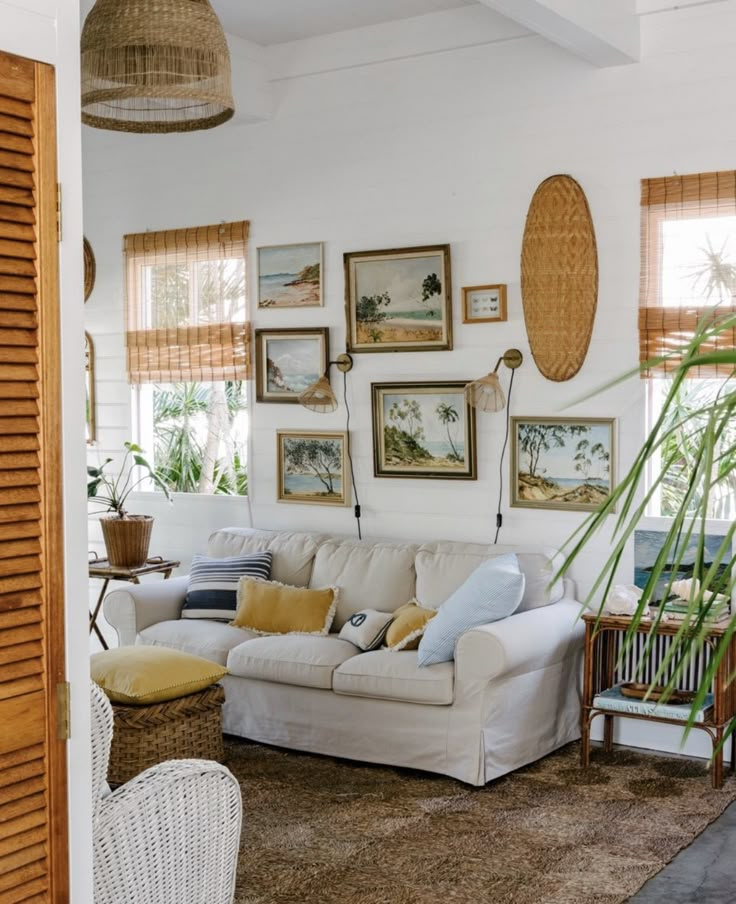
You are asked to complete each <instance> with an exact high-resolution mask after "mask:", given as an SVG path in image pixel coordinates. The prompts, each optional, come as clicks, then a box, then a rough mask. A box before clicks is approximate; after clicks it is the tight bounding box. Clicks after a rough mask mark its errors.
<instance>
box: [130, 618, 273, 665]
mask: <svg viewBox="0 0 736 904" xmlns="http://www.w3.org/2000/svg"><path fill="white" fill-rule="evenodd" d="M258 636H259V635H258V634H256V633H255V632H254V631H246V630H245V629H244V628H234V627H232V625H228V624H227V623H226V622H217V621H210V620H209V619H204V618H179V619H175V620H171V621H164V622H159V623H158V624H156V625H151V626H150V627H148V628H144V629H143V630H142V631H141V633H140V634H139V635H138V640H137V642H138V643H143V644H149V645H151V646H157V647H171V648H172V649H174V650H182V651H183V652H184V653H191V654H192V656H201V657H202V658H203V659H211V660H212V662H218V663H219V664H220V665H225V663H226V662H227V655H228V653H229V652H230V650H232V648H233V647H237V646H240V644H241V643H243V641H244V640H250V639H252V638H254V637H258Z"/></svg>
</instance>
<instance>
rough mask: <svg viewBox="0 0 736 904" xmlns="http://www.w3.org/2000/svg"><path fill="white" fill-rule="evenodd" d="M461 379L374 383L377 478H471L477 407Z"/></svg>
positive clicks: (473, 473)
mask: <svg viewBox="0 0 736 904" xmlns="http://www.w3.org/2000/svg"><path fill="white" fill-rule="evenodd" d="M466 384H467V380H465V381H452V382H443V383H373V384H372V386H371V389H372V394H373V463H374V473H375V475H376V477H433V478H442V479H445V480H446V479H455V480H475V477H476V470H475V467H476V466H475V461H476V455H475V410H474V409H473V408H471V407H470V405H468V403H467V402H466V401H465V386H466Z"/></svg>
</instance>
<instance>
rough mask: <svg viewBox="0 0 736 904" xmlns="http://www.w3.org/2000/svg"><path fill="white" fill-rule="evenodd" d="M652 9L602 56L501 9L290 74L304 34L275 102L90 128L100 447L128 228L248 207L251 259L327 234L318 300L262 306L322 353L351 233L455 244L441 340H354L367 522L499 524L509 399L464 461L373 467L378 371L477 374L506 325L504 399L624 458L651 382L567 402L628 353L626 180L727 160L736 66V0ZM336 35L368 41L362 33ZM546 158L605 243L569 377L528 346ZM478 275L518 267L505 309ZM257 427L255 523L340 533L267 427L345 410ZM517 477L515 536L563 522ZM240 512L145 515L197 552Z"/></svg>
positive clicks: (120, 416)
mask: <svg viewBox="0 0 736 904" xmlns="http://www.w3.org/2000/svg"><path fill="white" fill-rule="evenodd" d="M458 15H459V14H458ZM463 15H465V14H463ZM442 16H443V18H442V23H441V25H442V28H443V29H447V28H450V27H451V25H452V16H451V14H450V13H445V14H442ZM424 18H425V19H426V18H427V17H424ZM438 21H439V20H438ZM459 21H460V20H458V22H459ZM463 21H464V20H463ZM642 23H643V62H642V63H641V64H637V65H632V66H627V67H619V68H613V69H605V70H598V69H594V68H592V67H590V66H589V65H588V64H586V63H583V62H582V61H580V60H578V59H576V58H574V57H572V56H571V55H569V54H567V53H566V52H565V51H563V50H561V49H559V48H557V47H554V46H552V45H551V44H548V43H547V42H545V41H544V40H543V39H541V38H538V37H534V36H524V35H519V34H514V35H511V33H510V32H508V29H507V30H506V31H505V32H504V31H503V30H500V31H499V33H498V41H497V42H494V41H493V39H492V36H491V35H490V34H486V33H484V34H483V35H482V42H480V43H479V44H478V46H466V47H464V48H462V47H461V48H457V47H456V48H455V49H453V50H449V51H448V52H444V53H443V52H436V53H426V52H424V50H422V52H421V53H419V49H420V43H421V42H425V43H426V40H427V30H428V27H429V26H428V24H427V22H426V21H425V22H424V23H423V24H422V28H421V30H420V31H421V34H420V32H418V33H417V34H418V38H417V49H418V53H417V55H413V54H412V53H411V41H410V28H411V24H409V25H407V24H406V23H401V24H400V23H396V28H400V29H401V42H402V43H401V48H402V51H401V52H402V54H403V56H404V58H398V59H397V58H393V59H391V60H390V61H388V62H384V63H380V64H373V65H356V66H354V67H351V66H349V65H348V63H347V62H346V61H345V59H344V58H343V56H342V55H339V54H338V53H337V50H335V60H336V62H335V67H336V71H330V65H331V58H330V55H329V52H328V51H329V48H328V49H327V50H325V51H324V56H323V57H320V62H321V68H322V69H323V70H324V71H323V72H321V73H317V74H312V75H306V76H301V77H293V78H291V77H284V78H279V77H278V73H279V71H281V73H282V74H283V72H284V71H286V70H287V68H288V63H289V58H290V59H291V62H292V63H293V64H294V66H296V62H299V61H302V62H303V61H304V60H310V59H312V57H313V56H314V54H311V56H310V52H309V51H310V47H309V42H299V47H297V46H296V45H295V46H294V48H293V49H292V50H291V51H290V53H289V54H285V53H284V51H283V49H282V50H277V51H275V56H274V57H273V59H272V62H274V60H275V62H276V63H278V64H279V66H281V69H280V70H278V67H276V69H275V71H274V72H272V75H275V76H277V78H276V80H275V81H273V82H272V83H271V90H272V92H273V95H272V102H273V111H274V112H273V115H272V117H271V118H270V119H269V120H267V121H262V122H259V123H242V122H240V123H238V122H237V121H236V122H235V123H234V124H231V125H228V126H225V127H222V128H218V129H215V130H213V131H212V132H208V133H200V134H192V135H185V136H152V137H147V136H129V135H115V134H106V133H96V132H93V131H90V130H85V135H84V177H85V232H86V235H87V236H88V238H89V239H90V240H91V242H92V244H93V247H94V249H95V253H96V255H97V264H98V277H97V286H96V288H95V291H94V294H93V295H92V297H91V299H90V301H89V302H88V303H87V306H86V317H87V326H88V329H89V330H90V332H91V333H92V335H93V337H94V339H95V343H96V348H97V368H98V404H99V411H98V424H99V435H100V443H99V454H100V455H101V456H106V455H108V454H110V455H113V456H117V455H118V454H119V449H120V447H121V445H122V442H123V441H124V440H125V439H127V438H128V437H129V436H130V433H131V428H130V396H129V390H128V388H127V386H126V384H125V374H124V348H123V337H122V324H123V274H122V257H121V237H122V235H123V234H124V233H126V232H135V231H141V230H144V229H162V228H169V227H177V226H189V225H194V224H199V223H211V222H218V221H221V220H231V219H239V218H243V217H244V218H248V219H250V220H251V223H252V243H251V264H253V263H254V258H255V247H256V246H257V245H261V244H263V245H267V244H280V243H286V242H298V241H314V240H321V241H324V242H325V285H326V305H325V307H324V308H323V309H319V310H317V309H311V310H305V311H298V310H288V311H263V312H261V311H254V320H255V325H256V326H267V327H276V326H310V325H313V326H316V325H320V326H321V325H326V326H329V327H330V331H331V337H330V338H331V345H332V352H333V355H334V354H335V353H337V352H339V351H341V350H342V349H343V347H344V335H345V327H344V314H343V277H342V254H343V252H344V251H352V250H361V249H371V248H390V247H400V246H405V245H415V244H416V245H418V244H430V243H440V242H450V243H451V246H452V271H453V284H454V291H453V305H454V332H455V349H454V351H452V352H433V353H404V354H395V355H392V354H386V355H357V356H356V362H355V369H354V370H353V372H352V373H351V374H350V375H349V381H350V384H349V385H350V389H349V391H350V400H351V408H352V414H353V423H352V429H353V434H352V435H353V447H354V454H355V464H356V476H357V480H358V487H359V493H360V498H361V502H362V505H363V514H364V530H365V533H366V534H367V535H369V536H376V535H387V536H396V537H410V538H416V539H419V540H422V539H430V538H438V537H447V538H453V539H472V540H488V539H489V538H492V535H493V529H494V520H495V519H494V511H495V504H496V498H497V495H498V458H499V454H500V449H501V443H502V439H503V428H504V420H503V417H502V416H499V415H495V416H494V415H481V416H480V417H479V419H478V451H479V469H478V470H479V479H478V480H477V481H476V482H449V481H447V482H445V481H430V480H387V479H376V478H374V477H373V463H372V445H371V411H370V383H371V382H372V381H377V380H387V379H412V380H415V379H428V378H434V377H438V378H451V379H460V378H471V377H474V376H476V375H480V374H483V373H485V372H486V371H487V370H489V369H490V367H492V366H493V363H495V360H496V358H497V357H498V356H499V354H500V353H501V352H502V351H503V350H504V349H505V348H507V347H509V346H518V347H519V348H521V349H522V350H523V351H524V353H525V356H526V359H525V363H524V366H523V367H522V369H521V370H520V371H519V372H518V374H517V380H516V384H515V387H514V398H513V413H514V414H519V415H548V414H555V413H562V414H565V415H571V414H578V415H581V416H582V415H595V416H613V417H616V418H617V419H618V425H619V433H618V439H619V471H620V470H621V469H622V468H625V467H626V466H627V464H628V463H629V462H630V461H631V458H632V456H633V454H634V452H635V451H636V449H637V448H638V446H639V444H640V442H641V440H642V438H643V435H644V405H643V391H642V388H641V385H640V384H639V383H638V382H636V381H632V382H630V383H629V384H627V385H625V386H622V387H620V388H618V389H614V390H611V391H609V392H607V393H605V394H604V395H601V396H598V397H596V398H594V399H591V400H589V401H586V402H584V403H582V404H579V405H577V406H576V407H573V408H571V409H569V410H567V409H566V408H565V406H567V405H569V404H570V403H571V402H573V401H574V400H576V399H579V398H580V397H581V396H582V395H584V394H585V393H587V392H589V391H590V390H591V389H593V388H594V387H596V386H598V385H600V384H602V383H604V382H605V381H607V380H608V379H610V378H611V377H613V376H615V375H617V374H619V373H620V372H621V371H622V370H624V369H627V368H629V367H631V366H633V365H634V364H635V363H636V358H637V340H636V318H637V294H638V279H639V207H638V204H639V180H640V179H641V178H642V177H647V176H657V175H666V174H669V173H672V172H673V171H678V172H693V171H705V170H711V169H721V168H729V167H732V166H733V165H734V160H736V153H735V150H736V121H735V120H734V119H733V117H731V116H729V115H727V113H726V108H724V105H723V98H724V97H729V96H730V95H731V94H732V93H733V91H734V88H736V54H734V50H735V49H736V37H735V36H736V10H735V9H734V4H733V3H726V4H715V5H712V6H704V7H702V8H700V9H692V10H687V9H685V10H680V11H678V12H676V13H665V14H661V15H652V16H647V17H645V18H643V20H642ZM382 28H383V27H382ZM381 34H382V35H383V32H382V33H381ZM371 35H373V33H371ZM408 35H409V36H408ZM387 37H388V34H386V35H383V38H382V40H383V41H385V42H386V44H387V50H386V54H387V56H389V55H391V49H390V48H389V47H388V43H389V42H388V41H386V38H387ZM420 38H421V42H420ZM315 40H319V39H315ZM335 40H336V39H335ZM346 40H351V41H357V43H358V44H360V43H361V42H360V35H357V37H356V35H355V34H352V35H349V36H347V38H346ZM479 41H481V39H480V38H479ZM407 42H408V43H407ZM483 42H485V43H483ZM333 43H335V41H334V40H333ZM425 43H421V48H424V47H425ZM322 46H326V45H320V47H322ZM297 51H298V52H297ZM394 57H395V55H394ZM297 68H298V67H297ZM291 71H293V67H292V70H291ZM557 172H565V173H570V174H572V175H573V176H575V178H577V179H578V180H579V182H580V183H581V184H582V186H583V188H584V190H585V191H586V193H587V196H588V200H589V203H590V207H591V211H592V215H593V219H594V222H595V227H596V232H597V239H598V247H599V255H600V294H599V307H598V314H597V317H596V323H595V329H594V333H593V339H592V343H591V347H590V353H589V355H588V358H587V361H586V363H585V365H584V367H583V369H582V370H581V372H580V374H579V375H578V376H577V377H576V378H575V379H574V380H572V381H570V382H568V383H563V384H556V383H551V382H549V381H547V380H545V379H544V378H543V377H542V376H541V375H540V374H539V373H538V371H537V370H536V368H535V366H534V364H533V361H532V360H531V357H530V355H529V348H528V343H527V340H526V334H525V330H524V322H523V316H522V309H521V299H520V288H519V252H520V245H521V237H522V233H523V227H524V218H525V215H526V211H527V208H528V205H529V201H530V199H531V196H532V194H533V192H534V189H535V188H536V186H537V185H538V183H539V182H540V181H541V180H542V179H544V178H546V177H547V176H549V175H551V174H553V173H557ZM486 282H489V283H493V282H505V283H507V284H508V286H509V319H508V322H507V323H503V324H480V325H473V326H470V325H463V324H462V323H461V312H460V291H459V290H460V287H461V286H463V285H473V284H480V283H486ZM254 285H255V273H254V267H251V288H254ZM507 378H508V373H504V374H502V380H504V381H506V380H507ZM335 385H336V386H337V385H338V383H337V381H335ZM252 425H253V430H252V455H251V463H250V474H251V487H252V495H251V505H252V517H253V523H254V524H256V525H258V526H262V527H283V526H292V527H299V528H314V529H320V530H331V531H338V532H351V531H352V530H353V522H352V516H351V511H350V510H349V509H345V510H339V511H336V510H334V509H331V508H326V507H325V508H322V507H316V506H297V505H278V504H276V502H275V463H274V457H275V430H276V429H277V428H279V427H285V428H286V427H294V428H311V429H315V428H316V429H319V428H324V429H342V428H343V425H344V408H343V407H341V408H340V409H339V410H338V411H337V412H336V413H335V414H333V415H329V416H320V415H316V414H311V413H309V412H306V411H304V410H302V409H301V408H299V407H297V406H284V405H256V406H255V407H254V410H253V417H252ZM96 454H97V453H94V455H96ZM94 455H93V459H94ZM507 473H508V472H507V471H506V474H507ZM507 499H508V491H507V488H506V489H505V490H504V513H505V526H504V530H503V533H502V541H503V542H506V543H513V542H525V543H537V542H543V543H553V544H559V543H561V542H562V541H563V540H564V539H565V538H566V537H567V536H568V535H569V533H570V532H571V531H572V530H573V529H574V528H575V527H576V526H577V525H578V524H579V523H580V520H581V517H582V516H581V515H578V514H572V513H555V512H541V511H536V510H523V509H509V508H508V504H507ZM141 505H145V506H147V508H149V509H150V505H148V504H147V503H145V502H142V503H141ZM249 518H250V514H249V513H248V511H247V508H246V505H245V503H244V502H242V501H239V500H235V501H233V500H224V499H216V498H215V499H210V500H191V501H186V500H177V503H176V505H175V506H174V508H173V509H170V510H164V511H162V512H161V513H160V514H159V515H158V520H157V525H156V528H155V530H156V532H157V537H156V539H155V540H154V544H155V547H156V549H155V551H156V552H165V553H167V554H168V553H170V552H172V551H174V552H175V553H176V554H177V555H180V556H182V557H183V558H184V559H185V560H186V559H187V558H188V556H191V554H192V552H196V551H197V550H202V549H203V548H204V545H205V541H206V536H207V534H208V532H209V531H210V529H212V528H214V527H217V526H223V525H225V524H230V523H241V524H243V523H248V521H249ZM606 549H607V538H605V537H601V538H600V540H599V542H598V543H597V546H591V547H590V550H589V553H588V555H587V557H586V559H585V561H583V562H581V563H580V565H579V567H578V568H577V569H576V572H575V575H576V577H577V578H578V580H579V582H580V584H581V586H582V588H583V590H585V589H586V588H588V587H589V586H590V585H591V583H592V581H593V580H594V578H595V575H596V573H597V568H598V565H599V563H600V561H601V557H602V556H603V555H605V552H606ZM631 567H632V560H631V556H629V557H627V559H626V560H625V562H624V568H625V569H626V573H625V574H622V579H626V580H628V579H630V575H631V572H630V569H631Z"/></svg>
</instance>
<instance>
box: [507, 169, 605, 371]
mask: <svg viewBox="0 0 736 904" xmlns="http://www.w3.org/2000/svg"><path fill="white" fill-rule="evenodd" d="M521 296H522V302H523V305H524V321H525V323H526V331H527V334H528V336H529V345H530V346H531V350H532V355H533V356H534V362H535V363H536V365H537V367H538V368H539V370H540V372H541V373H542V374H543V375H544V376H545V377H547V379H548V380H556V381H563V380H569V379H570V378H571V377H574V376H575V374H576V373H577V372H578V371H579V370H580V368H581V367H582V366H583V361H585V356H586V354H587V353H588V345H589V344H590V337H591V333H592V332H593V320H594V319H595V311H596V306H597V304H598V253H597V250H596V242H595V232H594V230H593V221H592V219H591V216H590V210H589V208H588V202H587V200H586V198H585V194H584V193H583V190H582V188H581V187H580V186H579V185H578V183H577V182H576V181H575V180H574V179H573V178H572V176H551V177H550V178H549V179H546V180H545V181H544V182H542V184H541V185H540V186H539V187H538V188H537V190H536V192H535V193H534V197H533V198H532V202H531V204H530V206H529V212H528V214H527V218H526V226H525V228H524V242H523V244H522V249H521Z"/></svg>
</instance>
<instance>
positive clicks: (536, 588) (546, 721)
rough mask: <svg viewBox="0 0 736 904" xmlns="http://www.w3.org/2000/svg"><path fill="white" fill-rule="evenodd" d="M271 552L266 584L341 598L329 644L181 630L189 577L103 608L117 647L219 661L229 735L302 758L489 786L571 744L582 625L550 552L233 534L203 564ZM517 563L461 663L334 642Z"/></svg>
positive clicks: (219, 629)
mask: <svg viewBox="0 0 736 904" xmlns="http://www.w3.org/2000/svg"><path fill="white" fill-rule="evenodd" d="M266 549H270V550H272V552H273V553H274V557H273V572H272V577H273V579H274V580H277V581H281V582H282V583H285V584H293V585H297V586H303V587H325V586H328V585H336V586H338V587H339V588H340V595H339V601H338V608H337V614H336V617H335V621H334V624H333V627H332V630H333V632H335V633H332V634H330V635H329V636H328V637H314V636H305V635H285V636H269V637H262V636H258V635H255V634H253V633H251V632H249V631H245V630H242V629H240V628H234V627H232V626H231V625H228V624H225V623H222V622H215V621H206V620H195V619H181V618H180V617H179V616H180V612H181V606H182V602H183V600H184V596H185V593H186V589H187V578H186V577H178V578H172V579H170V580H168V581H161V582H156V583H146V584H141V585H130V584H129V585H126V587H125V589H120V590H114V591H113V592H111V593H109V594H108V595H107V597H106V599H105V603H104V612H105V617H106V618H107V620H108V622H110V624H111V625H113V626H114V627H115V629H116V630H117V632H118V637H119V642H120V644H121V645H127V644H133V643H143V644H158V645H162V646H167V647H173V648H175V649H180V650H184V651H186V652H190V653H194V654H196V655H199V656H204V657H206V658H208V659H212V660H216V661H217V662H220V663H223V664H226V665H227V667H228V668H229V670H230V674H229V675H227V676H226V677H225V678H224V679H223V681H222V683H223V685H224V687H225V694H226V702H225V705H224V708H223V727H224V730H225V731H226V732H229V733H232V734H235V735H240V736H242V737H245V738H251V739H253V740H255V741H262V742H265V743H268V744H275V745H278V746H282V747H289V748H294V749H297V750H306V751H312V752H315V753H322V754H331V755H333V756H338V757H346V758H348V759H353V760H362V761H365V762H372V763H386V764H391V765H395V766H408V767H411V768H414V769H424V770H428V771H430V772H439V773H442V774H444V775H450V776H453V777H455V778H458V779H460V780H461V781H463V782H468V783H470V784H473V785H483V784H485V783H486V782H488V781H490V780H491V779H494V778H497V777H499V776H501V775H504V774H505V773H507V772H510V771H512V770H514V769H518V768H519V767H520V766H523V765H525V764H526V763H530V762H532V761H533V760H536V759H538V758H539V757H541V756H544V755H545V754H547V753H550V752H551V751H553V750H555V749H556V748H558V747H560V746H561V745H563V744H566V743H567V742H569V741H572V740H575V739H576V738H578V737H579V736H580V686H579V685H580V682H579V677H580V673H581V667H580V665H581V654H582V635H583V626H582V623H581V621H580V620H579V618H578V616H579V614H580V608H581V607H580V603H578V602H576V601H575V599H574V588H573V585H572V584H571V583H570V582H568V581H565V582H564V583H563V582H558V583H556V584H554V585H553V586H550V582H551V579H552V578H553V576H554V573H555V568H556V566H557V564H558V559H557V558H556V556H557V554H556V551H555V550H551V549H547V548H539V547H535V548H522V547H518V548H515V547H508V546H486V545H480V544H474V543H456V542H444V541H441V542H436V543H423V544H412V543H407V542H398V541H391V540H363V541H358V540H353V539H347V538H344V537H335V536H329V535H325V534H317V533H300V532H295V531H263V530H255V529H250V528H229V529H224V530H220V531H217V532H216V533H214V534H213V535H212V536H211V537H210V541H209V547H208V554H209V555H210V556H216V557H220V556H234V555H241V554H245V553H249V552H257V551H261V550H266ZM505 552H515V553H517V555H518V559H519V564H520V567H521V570H522V571H523V572H524V575H525V591H524V597H523V600H522V603H521V606H520V607H519V610H518V611H517V612H516V613H515V614H514V615H512V616H511V617H509V618H507V619H504V620H502V621H498V622H494V623H493V624H490V625H483V626H482V627H479V628H474V629H472V630H470V631H467V632H466V633H465V634H463V635H462V637H461V638H460V640H459V641H458V643H457V647H456V651H455V661H454V662H445V663H440V664H438V665H432V666H429V667H424V668H420V667H418V666H417V662H416V653H415V652H408V651H406V652H392V651H389V650H376V651H373V652H368V653H362V652H360V650H358V648H357V647H355V646H353V645H352V644H350V643H348V642H347V641H344V640H340V639H338V637H337V633H336V632H338V631H339V630H340V628H341V627H342V625H343V624H344V623H345V621H346V620H347V619H348V618H349V617H350V616H351V615H352V614H353V613H355V612H357V611H359V610H360V609H363V608H373V609H381V610H385V611H389V612H391V611H393V610H394V609H396V608H398V607H399V606H400V605H402V604H403V603H406V602H407V601H408V600H410V599H412V598H413V597H416V599H417V600H418V601H419V602H420V603H421V604H422V605H423V606H428V607H433V608H436V607H439V606H440V605H441V603H442V602H443V601H444V600H445V599H446V598H447V597H448V596H449V594H450V593H451V592H452V591H453V590H454V589H455V588H457V587H458V586H459V585H460V584H462V583H463V581H464V580H465V579H466V578H467V577H468V575H469V574H470V573H471V572H472V571H473V570H474V569H475V568H476V567H477V566H478V565H479V564H480V563H481V562H482V561H483V560H485V559H486V558H488V557H490V556H495V555H500V554H502V553H505Z"/></svg>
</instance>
